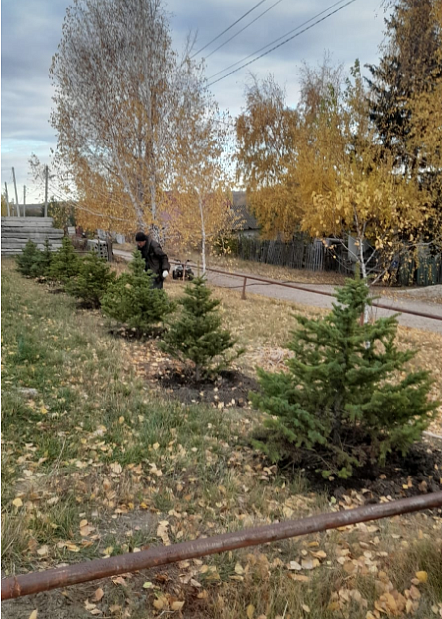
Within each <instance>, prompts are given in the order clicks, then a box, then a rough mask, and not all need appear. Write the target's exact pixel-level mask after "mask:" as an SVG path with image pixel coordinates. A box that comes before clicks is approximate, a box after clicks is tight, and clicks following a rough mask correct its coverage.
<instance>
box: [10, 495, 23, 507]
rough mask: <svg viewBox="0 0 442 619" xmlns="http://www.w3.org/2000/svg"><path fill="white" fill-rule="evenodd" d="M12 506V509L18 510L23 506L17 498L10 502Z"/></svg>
mask: <svg viewBox="0 0 442 619" xmlns="http://www.w3.org/2000/svg"><path fill="white" fill-rule="evenodd" d="M12 504H13V505H14V507H17V508H19V507H22V506H23V501H22V500H21V499H20V497H17V498H16V499H14V500H13V501H12Z"/></svg>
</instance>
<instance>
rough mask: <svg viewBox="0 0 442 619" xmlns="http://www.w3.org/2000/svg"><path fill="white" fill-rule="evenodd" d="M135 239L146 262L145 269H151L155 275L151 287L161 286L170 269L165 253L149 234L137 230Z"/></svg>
mask: <svg viewBox="0 0 442 619" xmlns="http://www.w3.org/2000/svg"><path fill="white" fill-rule="evenodd" d="M135 241H136V242H137V246H138V249H139V250H140V252H141V255H142V256H143V258H144V261H145V263H146V267H145V271H152V273H154V274H155V275H156V277H155V280H154V283H153V287H154V288H162V287H163V282H164V280H165V279H166V277H167V276H168V275H169V271H170V263H169V260H168V258H167V254H166V253H165V252H164V251H163V248H162V247H161V245H160V244H159V243H158V242H157V241H155V239H153V238H152V236H151V235H150V234H145V233H144V232H137V234H136V235H135Z"/></svg>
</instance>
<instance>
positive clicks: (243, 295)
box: [241, 277, 247, 301]
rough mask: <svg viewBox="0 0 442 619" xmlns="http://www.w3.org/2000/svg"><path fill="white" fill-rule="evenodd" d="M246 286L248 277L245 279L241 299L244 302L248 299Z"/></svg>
mask: <svg viewBox="0 0 442 619" xmlns="http://www.w3.org/2000/svg"><path fill="white" fill-rule="evenodd" d="M246 286H247V277H244V282H243V285H242V294H241V299H243V300H244V301H245V299H246Z"/></svg>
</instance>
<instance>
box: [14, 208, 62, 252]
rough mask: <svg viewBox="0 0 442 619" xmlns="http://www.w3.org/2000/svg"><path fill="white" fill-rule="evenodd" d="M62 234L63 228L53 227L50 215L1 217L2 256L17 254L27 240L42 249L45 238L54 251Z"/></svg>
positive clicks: (58, 246)
mask: <svg viewBox="0 0 442 619" xmlns="http://www.w3.org/2000/svg"><path fill="white" fill-rule="evenodd" d="M63 236H64V231H63V230H58V229H57V228H54V227H53V220H52V217H2V256H8V255H13V254H19V253H20V252H21V251H22V249H23V248H24V247H25V245H26V243H27V242H28V241H33V242H34V243H35V244H36V245H37V247H38V248H39V249H43V245H44V242H45V241H46V239H48V241H49V243H50V245H51V249H52V251H56V250H57V249H59V248H60V247H61V239H62V238H63Z"/></svg>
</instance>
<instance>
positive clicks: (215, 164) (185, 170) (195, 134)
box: [170, 61, 233, 273]
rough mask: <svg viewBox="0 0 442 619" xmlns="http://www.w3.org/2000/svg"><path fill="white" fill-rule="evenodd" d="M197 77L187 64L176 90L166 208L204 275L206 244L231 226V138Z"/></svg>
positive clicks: (196, 71)
mask: <svg viewBox="0 0 442 619" xmlns="http://www.w3.org/2000/svg"><path fill="white" fill-rule="evenodd" d="M202 71H203V67H195V66H193V65H192V64H191V62H190V61H188V63H187V73H186V75H185V76H184V77H183V79H184V81H185V85H183V86H182V87H181V88H180V93H181V101H180V105H179V110H180V117H179V122H178V124H179V127H180V132H179V134H178V135H177V144H176V156H175V165H176V170H175V174H174V177H173V184H172V187H173V190H172V192H171V195H170V202H171V204H172V209H174V211H175V214H174V215H173V216H172V217H171V220H172V221H174V220H175V222H176V223H175V225H176V226H178V229H179V233H180V236H181V238H182V239H183V240H184V242H187V243H190V244H193V245H194V246H197V247H199V248H200V251H201V261H202V270H203V273H205V271H206V263H207V247H208V245H209V243H213V241H214V240H215V239H216V238H217V236H218V235H219V234H220V233H221V232H223V231H225V230H226V229H228V228H229V226H230V225H231V222H232V221H233V213H232V211H231V200H230V195H231V179H230V164H229V154H228V151H229V144H230V143H231V140H232V135H231V122H230V119H229V116H228V114H227V113H223V114H222V113H220V110H219V108H218V105H217V104H216V102H215V101H214V99H213V97H212V96H211V94H210V93H209V92H208V90H207V89H206V88H205V82H204V78H203V73H202ZM177 215H178V216H177ZM232 228H233V225H232ZM232 228H230V229H232Z"/></svg>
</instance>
